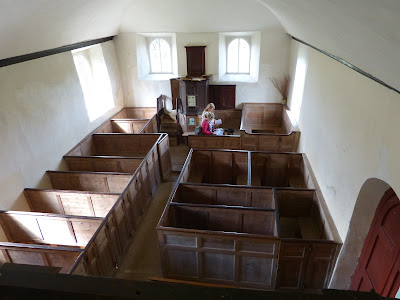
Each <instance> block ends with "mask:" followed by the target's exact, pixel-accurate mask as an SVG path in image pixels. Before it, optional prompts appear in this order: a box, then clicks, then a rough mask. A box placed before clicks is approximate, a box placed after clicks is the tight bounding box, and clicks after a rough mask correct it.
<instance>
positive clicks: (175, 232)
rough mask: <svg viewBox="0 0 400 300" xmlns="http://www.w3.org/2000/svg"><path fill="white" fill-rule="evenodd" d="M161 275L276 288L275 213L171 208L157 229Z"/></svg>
mask: <svg viewBox="0 0 400 300" xmlns="http://www.w3.org/2000/svg"><path fill="white" fill-rule="evenodd" d="M157 232H158V236H159V244H160V251H161V261H162V269H163V276H164V277H167V278H175V279H184V280H191V281H204V282H212V283H222V284H228V285H235V286H240V287H253V288H258V289H273V288H274V287H275V281H276V270H277V263H278V254H279V246H280V241H279V238H278V236H277V226H276V219H275V212H274V211H273V210H254V209H249V208H247V209H244V208H220V207H204V206H202V207H197V206H195V205H190V204H174V203H171V204H170V205H169V206H168V207H167V208H166V210H165V211H164V213H163V216H162V218H161V220H160V222H159V224H158V226H157Z"/></svg>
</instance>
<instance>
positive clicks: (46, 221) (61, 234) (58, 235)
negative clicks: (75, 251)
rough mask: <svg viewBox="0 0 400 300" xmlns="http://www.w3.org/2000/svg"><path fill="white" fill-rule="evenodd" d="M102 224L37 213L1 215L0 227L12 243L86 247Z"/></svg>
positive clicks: (76, 218) (7, 213)
mask: <svg viewBox="0 0 400 300" xmlns="http://www.w3.org/2000/svg"><path fill="white" fill-rule="evenodd" d="M102 220H103V218H95V217H77V216H66V215H57V214H46V213H35V212H17V211H7V212H0V224H1V226H2V229H3V230H4V233H5V235H6V236H7V239H8V242H11V243H25V244H29V243H33V244H47V245H66V246H79V247H85V246H86V244H87V242H88V241H89V240H90V238H91V237H92V235H93V234H94V233H95V232H96V230H97V228H98V227H99V225H100V224H101V222H102Z"/></svg>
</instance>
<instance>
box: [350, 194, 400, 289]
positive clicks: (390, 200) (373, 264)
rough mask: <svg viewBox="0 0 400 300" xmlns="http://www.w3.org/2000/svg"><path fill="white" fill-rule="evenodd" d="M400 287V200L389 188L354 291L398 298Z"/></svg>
mask: <svg viewBox="0 0 400 300" xmlns="http://www.w3.org/2000/svg"><path fill="white" fill-rule="evenodd" d="M399 286H400V201H399V198H398V197H397V195H396V193H395V192H394V191H393V190H392V189H389V190H387V191H386V193H385V194H384V195H383V197H382V199H381V201H380V203H379V205H378V207H377V209H376V212H375V215H374V219H373V221H372V223H371V226H370V229H369V232H368V235H367V238H366V239H365V242H364V246H363V248H362V251H361V256H360V259H359V260H358V265H357V268H356V270H355V272H354V276H353V279H352V283H351V286H350V289H352V290H357V291H367V292H369V291H371V290H373V291H375V292H376V293H378V294H380V295H382V296H385V297H395V296H396V293H397V292H398V290H399Z"/></svg>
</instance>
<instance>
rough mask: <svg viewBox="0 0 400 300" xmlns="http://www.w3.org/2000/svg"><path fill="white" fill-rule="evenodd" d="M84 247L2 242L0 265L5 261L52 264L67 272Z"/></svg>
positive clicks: (51, 265)
mask: <svg viewBox="0 0 400 300" xmlns="http://www.w3.org/2000/svg"><path fill="white" fill-rule="evenodd" d="M82 252H83V249H80V248H77V247H69V246H48V245H35V244H21V243H8V242H0V265H2V264H3V263H14V264H27V265H38V266H50V267H57V268H59V269H60V271H59V272H60V273H67V272H68V271H69V269H70V268H71V266H72V265H73V264H74V262H75V260H76V259H77V258H78V256H79V255H80V254H81V253H82Z"/></svg>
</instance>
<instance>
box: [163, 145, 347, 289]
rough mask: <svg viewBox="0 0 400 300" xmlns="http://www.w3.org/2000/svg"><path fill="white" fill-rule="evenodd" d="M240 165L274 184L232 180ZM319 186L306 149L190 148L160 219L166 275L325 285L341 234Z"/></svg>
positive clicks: (269, 285)
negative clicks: (339, 234)
mask: <svg viewBox="0 0 400 300" xmlns="http://www.w3.org/2000/svg"><path fill="white" fill-rule="evenodd" d="M244 154H247V157H246V156H243V157H241V155H244ZM235 156H236V157H235ZM245 157H246V159H244V158H245ZM238 169H242V170H246V172H247V174H250V176H247V175H245V174H244V173H246V172H243V175H244V178H245V180H246V179H247V180H248V181H249V182H248V183H250V181H251V184H252V185H254V186H260V185H265V186H269V188H266V187H263V188H260V187H259V188H256V187H248V186H239V185H238V183H235V184H236V185H237V186H228V185H226V184H227V183H228V184H232V178H233V177H234V176H236V178H237V180H236V181H238V178H240V176H237V174H238V173H237V170H238ZM210 183H211V184H210ZM314 186H317V185H316V183H315V178H314V177H313V174H312V170H310V166H309V164H308V161H307V160H306V157H305V156H304V154H295V153H268V152H247V151H228V150H219V151H211V150H193V149H192V150H191V151H190V152H189V156H188V159H187V160H186V163H185V166H184V168H183V170H182V172H181V175H180V178H179V184H178V185H177V186H176V187H175V189H174V190H173V192H172V194H171V197H170V199H169V201H168V204H167V208H166V209H165V210H164V213H163V215H162V217H161V219H160V222H159V223H158V226H157V231H158V235H159V244H160V249H161V260H162V267H163V274H164V276H166V277H169V278H176V279H186V280H195V281H205V282H215V283H223V284H229V285H237V286H243V287H255V288H260V289H274V288H275V287H276V288H282V289H307V290H308V289H309V290H316V289H322V288H327V287H328V284H329V280H330V278H331V274H332V271H333V268H334V265H335V263H336V260H337V255H338V253H339V250H340V247H341V240H340V237H339V236H338V234H337V230H336V227H335V226H334V223H333V222H332V221H331V220H330V218H331V217H330V215H329V211H327V208H326V205H325V204H324V201H323V199H320V195H321V194H320V192H319V189H317V190H314V189H313V188H314ZM317 187H318V186H317ZM307 188H311V189H307ZM321 197H322V196H321ZM255 236H256V237H258V238H259V237H260V236H262V238H261V240H259V241H257V242H256V241H255V240H252V238H253V237H255ZM231 237H232V239H231V240H230V238H231ZM238 239H241V240H238ZM272 241H273V242H272ZM258 243H260V244H258ZM243 247H245V248H246V250H245V252H246V255H241V253H240V251H241V250H240V249H242V248H243ZM260 249H263V250H260ZM274 249H275V250H277V249H279V250H277V251H278V252H274ZM264 250H265V251H266V253H269V254H271V253H273V254H274V256H273V257H275V258H273V259H272V256H269V257H266V256H264V254H266V253H263V251H264ZM260 252H261V253H263V254H260ZM248 253H251V255H250V256H248ZM278 253H279V255H278ZM278 256H279V260H278ZM271 259H272V260H271ZM272 266H273V267H272ZM271 267H272V268H271ZM277 272H278V273H277ZM276 279H277V282H276Z"/></svg>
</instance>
